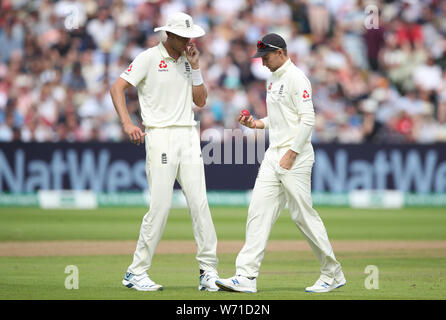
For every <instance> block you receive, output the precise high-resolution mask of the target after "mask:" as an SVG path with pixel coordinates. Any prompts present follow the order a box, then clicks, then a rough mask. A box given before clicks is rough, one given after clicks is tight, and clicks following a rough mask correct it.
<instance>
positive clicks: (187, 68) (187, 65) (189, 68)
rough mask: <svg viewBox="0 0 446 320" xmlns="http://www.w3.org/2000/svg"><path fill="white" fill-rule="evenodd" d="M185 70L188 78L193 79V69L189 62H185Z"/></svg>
mask: <svg viewBox="0 0 446 320" xmlns="http://www.w3.org/2000/svg"><path fill="white" fill-rule="evenodd" d="M184 68H185V70H186V71H184V74H185V75H186V77H187V78H190V77H191V74H192V71H191V67H190V64H189V62H188V61H185V62H184Z"/></svg>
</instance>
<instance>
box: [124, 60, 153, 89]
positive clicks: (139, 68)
mask: <svg viewBox="0 0 446 320" xmlns="http://www.w3.org/2000/svg"><path fill="white" fill-rule="evenodd" d="M147 70H149V57H148V55H147V52H146V51H144V52H141V53H140V54H138V55H137V56H136V58H135V60H133V62H132V63H131V64H130V65H129V67H128V68H127V69H126V70H125V71H124V72H123V73H121V75H120V77H121V78H122V79H124V80H126V81H127V82H129V83H130V84H131V85H132V86H134V87H136V86H137V85H138V84H139V83H140V82H141V81H142V80H143V79H144V78H145V77H146V76H147Z"/></svg>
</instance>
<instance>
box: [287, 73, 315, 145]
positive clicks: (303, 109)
mask: <svg viewBox="0 0 446 320" xmlns="http://www.w3.org/2000/svg"><path fill="white" fill-rule="evenodd" d="M294 85H295V88H296V89H295V91H294V92H293V96H292V101H293V104H294V105H295V107H296V108H297V112H298V115H299V118H300V122H299V125H298V128H297V134H296V137H295V138H294V141H293V144H292V145H291V150H293V151H294V152H297V153H301V152H302V149H303V147H304V146H305V144H306V143H307V142H308V141H309V139H310V136H311V132H312V130H313V126H314V122H315V116H314V108H313V101H312V90H311V83H310V81H309V80H308V79H307V78H302V79H297V80H296V81H295V84H294Z"/></svg>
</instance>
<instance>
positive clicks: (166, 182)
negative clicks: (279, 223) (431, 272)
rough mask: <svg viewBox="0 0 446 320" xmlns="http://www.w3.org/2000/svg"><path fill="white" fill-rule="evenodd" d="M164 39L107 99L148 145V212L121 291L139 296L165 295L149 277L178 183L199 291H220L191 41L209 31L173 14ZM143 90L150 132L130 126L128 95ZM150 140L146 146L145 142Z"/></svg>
mask: <svg viewBox="0 0 446 320" xmlns="http://www.w3.org/2000/svg"><path fill="white" fill-rule="evenodd" d="M161 30H163V31H165V32H166V34H167V39H166V40H165V41H164V42H160V43H159V44H158V45H157V46H155V47H152V48H149V49H147V50H145V51H143V52H142V53H140V54H139V55H138V56H137V57H136V58H135V59H134V61H133V62H132V63H131V64H130V66H129V67H128V69H127V70H125V71H124V72H123V73H122V74H121V76H120V78H118V80H117V81H116V82H115V84H114V85H113V86H112V88H111V90H110V93H111V96H112V99H113V103H114V105H115V108H116V110H117V112H118V114H119V117H120V119H121V123H122V125H123V128H124V131H125V132H126V133H127V134H128V135H129V137H130V140H131V141H132V142H133V143H136V144H138V145H139V144H140V143H144V140H145V148H146V174H147V180H148V185H149V190H150V209H149V211H148V212H147V214H146V215H145V216H144V218H143V220H142V224H141V229H140V234H139V239H138V242H137V247H136V250H135V252H134V255H133V262H132V263H131V265H130V266H129V267H128V269H127V272H126V273H125V276H124V279H123V280H122V283H123V285H125V286H126V287H128V288H133V289H136V290H139V291H158V290H162V289H163V287H162V286H161V285H159V284H157V283H155V282H154V281H152V280H151V279H150V277H149V275H148V274H147V271H148V270H149V269H150V267H151V264H152V258H153V255H154V252H155V249H156V247H157V245H158V243H159V241H160V239H161V236H162V233H163V231H164V228H165V225H166V221H167V218H168V215H169V211H170V207H171V202H172V193H173V187H174V183H175V180H177V181H178V183H179V184H180V185H181V188H182V191H183V193H184V195H185V198H186V200H187V204H188V206H189V209H190V210H189V211H190V215H191V218H192V226H193V233H194V237H195V242H196V245H197V255H196V259H197V261H198V265H199V269H200V283H199V287H198V289H199V290H205V291H218V290H219V288H218V287H217V286H216V285H215V280H216V279H217V278H218V273H217V265H218V259H217V255H216V250H217V236H216V232H215V228H214V224H213V221H212V217H211V213H210V210H209V205H208V202H207V198H206V184H205V176H204V165H203V159H202V156H201V147H200V137H199V134H198V132H197V128H196V126H195V125H196V122H195V120H194V113H193V111H192V107H193V104H192V103H195V104H196V105H197V106H198V107H203V106H204V105H205V104H206V97H207V91H206V87H205V85H204V83H203V79H202V77H201V73H200V69H199V51H198V50H197V48H196V46H195V44H193V43H191V42H190V38H196V37H201V36H203V35H204V34H205V32H204V30H203V29H202V28H201V27H199V26H198V25H195V24H194V22H193V20H192V17H191V16H189V15H187V14H184V13H174V14H171V15H170V16H169V17H168V18H167V22H166V25H165V26H162V27H159V28H156V29H155V31H161ZM131 85H132V86H134V87H137V88H138V99H139V104H140V106H141V116H142V120H143V125H144V126H145V132H142V130H141V129H139V127H137V126H135V125H134V124H132V122H131V120H130V117H129V114H128V111H127V107H126V104H125V97H124V91H125V89H126V88H127V87H129V86H131ZM144 138H145V139H144Z"/></svg>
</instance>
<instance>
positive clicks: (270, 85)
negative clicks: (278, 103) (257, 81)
mask: <svg viewBox="0 0 446 320" xmlns="http://www.w3.org/2000/svg"><path fill="white" fill-rule="evenodd" d="M272 86H273V83H272V82H271V83H270V84H269V86H268V91H271V87H272Z"/></svg>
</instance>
